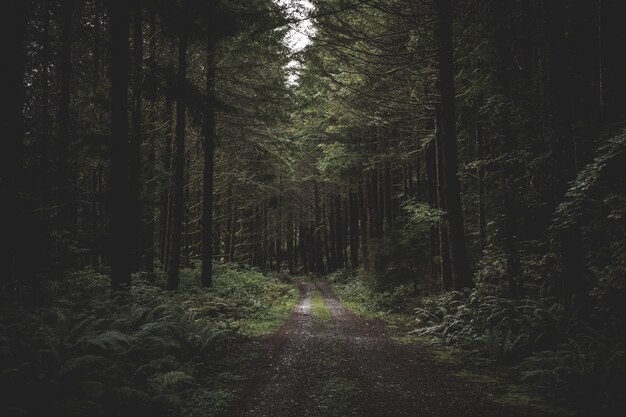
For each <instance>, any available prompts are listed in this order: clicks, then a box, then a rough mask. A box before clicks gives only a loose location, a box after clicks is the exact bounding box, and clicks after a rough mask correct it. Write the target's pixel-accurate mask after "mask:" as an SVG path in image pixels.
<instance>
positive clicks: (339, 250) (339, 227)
mask: <svg viewBox="0 0 626 417" xmlns="http://www.w3.org/2000/svg"><path fill="white" fill-rule="evenodd" d="M334 206H335V259H336V260H337V268H343V267H344V266H345V262H344V257H343V250H344V247H345V243H344V236H345V235H344V233H343V216H342V213H341V191H340V190H337V194H335V204H334Z"/></svg>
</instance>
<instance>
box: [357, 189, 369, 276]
mask: <svg viewBox="0 0 626 417" xmlns="http://www.w3.org/2000/svg"><path fill="white" fill-rule="evenodd" d="M364 188H365V185H364V184H363V182H362V181H361V182H360V183H359V198H358V203H359V214H360V219H359V220H360V224H361V251H362V253H363V269H364V270H365V271H369V269H370V256H369V246H368V243H367V207H366V205H365V203H366V201H367V200H366V198H365V193H364V191H363V189H364Z"/></svg>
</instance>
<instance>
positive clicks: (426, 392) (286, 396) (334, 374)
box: [230, 282, 533, 417]
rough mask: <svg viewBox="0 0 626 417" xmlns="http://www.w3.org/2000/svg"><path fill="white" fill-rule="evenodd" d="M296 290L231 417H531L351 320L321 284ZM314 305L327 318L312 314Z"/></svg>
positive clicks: (425, 354)
mask: <svg viewBox="0 0 626 417" xmlns="http://www.w3.org/2000/svg"><path fill="white" fill-rule="evenodd" d="M299 290H300V301H299V303H298V305H297V306H296V308H295V311H294V313H293V314H292V316H291V318H290V320H289V321H288V322H287V323H286V325H285V326H283V328H282V329H281V330H280V331H279V332H277V334H276V335H274V337H273V338H272V344H273V348H272V349H271V353H270V354H269V355H268V357H267V358H266V359H265V361H264V362H263V363H262V364H260V366H259V368H260V369H258V370H257V372H256V374H255V375H254V377H252V378H251V379H250V382H249V384H248V387H247V388H246V389H245V390H244V391H243V393H242V395H241V399H240V400H239V401H238V402H237V404H235V407H234V409H233V410H232V413H230V414H231V415H233V416H242V417H243V416H246V417H251V416H255V417H292V416H311V417H313V416H315V417H325V416H365V417H368V416H372V417H385V416H390V417H391V416H393V417H396V416H412V417H421V416H424V417H430V416H432V417H444V416H451V417H452V416H459V417H461V416H463V417H471V416H481V417H489V416H494V417H496V416H498V417H499V416H503V417H504V416H530V415H533V414H530V413H529V412H528V410H524V411H521V410H520V411H518V410H510V409H506V408H504V407H502V406H499V405H497V404H495V403H493V402H492V401H490V396H489V394H488V393H485V392H481V391H480V388H479V387H476V386H474V385H473V384H471V383H470V382H467V381H463V380H461V379H459V378H456V377H455V376H453V375H452V373H451V370H450V369H449V368H447V367H446V366H444V365H441V364H439V363H437V362H436V361H435V360H434V358H433V355H432V353H431V352H429V350H428V348H427V347H423V346H419V345H402V344H399V343H397V342H395V341H394V339H393V336H394V334H393V330H391V329H389V328H388V327H387V326H385V325H384V324H383V323H381V322H376V321H369V320H364V319H362V318H360V317H358V316H356V315H354V314H353V313H352V312H350V311H349V310H347V309H346V308H345V307H344V306H343V305H342V304H341V302H340V301H339V300H338V298H337V296H336V295H335V294H334V292H333V291H332V289H331V288H330V287H329V286H328V285H327V284H325V283H323V282H315V283H306V282H303V283H300V284H299ZM322 299H323V302H321V301H320V300H322ZM319 304H322V308H325V309H327V310H328V311H329V312H330V314H328V313H326V315H319V314H316V311H318V310H319V308H320V306H319Z"/></svg>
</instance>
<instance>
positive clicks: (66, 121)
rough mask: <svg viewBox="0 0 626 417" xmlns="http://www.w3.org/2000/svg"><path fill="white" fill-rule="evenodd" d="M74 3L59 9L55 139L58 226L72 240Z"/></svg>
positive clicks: (64, 254) (64, 258)
mask: <svg viewBox="0 0 626 417" xmlns="http://www.w3.org/2000/svg"><path fill="white" fill-rule="evenodd" d="M74 8H75V3H74V0H67V1H64V2H63V3H62V9H61V55H60V61H59V70H58V72H59V109H58V128H59V130H58V138H57V155H56V166H57V175H56V182H57V207H58V212H57V227H58V229H59V230H60V231H62V232H63V233H67V235H66V238H67V239H72V237H73V236H72V235H73V233H72V229H73V227H72V225H71V223H72V214H71V213H72V205H73V202H72V192H71V191H72V190H71V188H72V168H71V162H70V146H71V140H70V100H71V85H70V84H71V75H72V21H73V17H74ZM69 256H70V255H69V252H68V249H67V247H62V248H60V251H59V253H58V257H59V261H60V265H61V267H62V268H63V267H67V266H70V264H71V260H70V259H69Z"/></svg>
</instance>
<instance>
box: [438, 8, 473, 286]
mask: <svg viewBox="0 0 626 417" xmlns="http://www.w3.org/2000/svg"><path fill="white" fill-rule="evenodd" d="M435 6H436V10H437V35H438V40H439V51H438V53H439V91H440V95H441V133H440V134H441V142H442V150H443V170H444V173H445V181H444V184H445V200H446V209H447V214H448V235H449V245H450V265H451V269H452V275H453V277H454V287H455V288H456V289H461V288H464V287H471V286H472V285H473V278H472V273H471V271H470V267H469V262H468V259H467V245H466V242H465V229H464V225H463V208H462V206H461V195H460V188H459V179H458V176H457V175H458V160H457V144H456V141H457V138H456V112H455V104H454V101H455V87H454V60H453V56H452V54H453V45H452V2H451V0H435Z"/></svg>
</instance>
